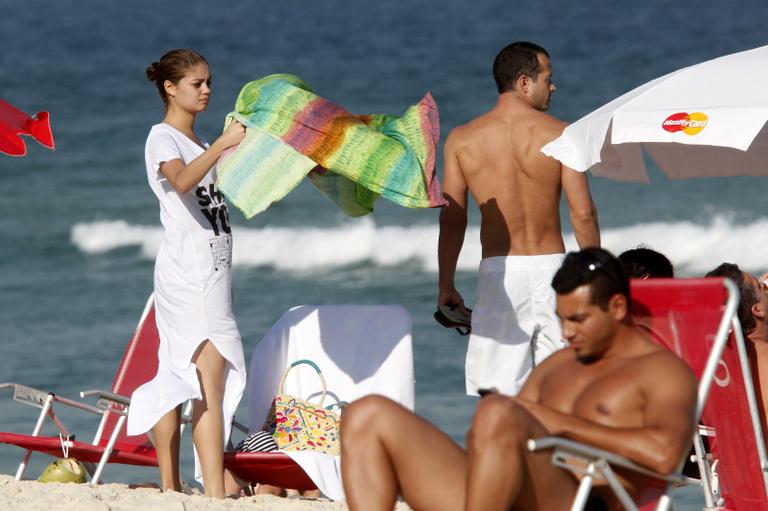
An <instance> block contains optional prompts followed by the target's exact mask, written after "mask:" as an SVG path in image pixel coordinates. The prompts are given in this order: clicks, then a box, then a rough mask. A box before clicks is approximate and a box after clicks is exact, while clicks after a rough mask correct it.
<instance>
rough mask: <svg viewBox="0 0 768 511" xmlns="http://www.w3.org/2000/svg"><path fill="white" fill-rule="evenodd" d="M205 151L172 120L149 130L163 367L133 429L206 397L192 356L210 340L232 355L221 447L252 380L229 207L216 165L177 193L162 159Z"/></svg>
mask: <svg viewBox="0 0 768 511" xmlns="http://www.w3.org/2000/svg"><path fill="white" fill-rule="evenodd" d="M203 151H204V149H203V147H200V146H199V145H198V144H197V143H195V142H194V141H193V140H191V139H190V138H188V137H187V136H186V135H184V134H183V133H181V132H180V131H178V130H176V129H175V128H174V127H172V126H170V125H169V124H165V123H161V124H156V125H155V126H153V127H152V130H151V131H150V132H149V136H148V137H147V143H146V148H145V152H144V156H145V160H146V165H147V179H148V180H149V186H150V187H151V188H152V191H153V192H154V193H155V195H156V196H157V198H158V200H159V202H160V220H161V222H162V224H163V228H164V232H165V237H164V239H163V242H162V244H161V246H160V251H159V253H158V255H157V260H156V262H155V277H154V281H155V282H154V284H155V313H156V317H157V328H158V331H159V332H160V350H159V353H158V358H159V367H158V371H157V375H156V376H155V378H154V379H153V380H151V381H149V382H147V383H145V384H144V385H142V386H141V387H139V388H138V389H136V391H135V392H134V393H133V396H132V397H131V407H130V411H129V415H128V434H129V435H139V434H142V433H145V432H147V431H149V430H150V429H151V428H152V427H153V426H154V425H155V424H156V423H157V421H158V420H159V419H160V418H161V417H162V416H163V415H165V414H166V413H167V412H169V411H170V410H172V409H173V408H175V407H176V406H177V405H179V404H181V403H183V402H185V401H186V400H188V399H201V397H202V395H201V392H200V384H199V380H198V377H197V370H196V367H195V365H194V364H193V363H192V362H191V360H192V356H193V354H194V353H195V351H196V350H197V348H198V347H199V346H200V344H201V343H202V342H203V341H205V340H206V339H208V340H210V341H211V342H212V343H213V344H214V346H216V349H217V350H218V351H219V353H220V354H221V355H222V356H223V357H224V358H225V359H226V360H227V362H228V364H227V373H226V387H225V391H224V397H223V417H224V438H223V439H222V449H223V448H224V446H225V443H226V440H227V439H228V438H229V433H230V431H231V419H232V416H233V415H234V413H235V409H236V408H237V405H238V403H239V402H240V398H241V397H242V395H243V389H244V388H245V383H246V375H245V359H244V356H243V346H242V342H241V340H240V333H239V331H238V329H237V324H236V323H235V318H234V315H233V313H232V291H231V282H232V277H231V266H232V234H231V229H230V225H229V217H228V212H227V206H226V204H225V203H224V196H223V195H222V194H221V193H220V192H219V191H218V190H217V189H216V185H215V183H214V182H215V177H216V175H215V172H216V167H215V166H214V167H213V168H212V169H211V170H210V171H209V172H208V174H206V176H205V177H204V178H203V179H202V181H200V183H198V185H197V186H196V187H195V188H194V189H193V190H190V191H189V192H187V193H184V194H180V193H178V192H177V191H176V190H175V189H174V188H173V186H172V185H171V183H169V182H168V180H167V179H166V178H165V176H164V175H163V174H162V172H160V171H159V169H160V164H161V163H163V162H168V161H171V160H175V159H181V160H182V161H183V162H184V164H187V163H189V162H191V161H192V160H194V159H195V158H197V157H198V156H200V154H202V153H203ZM196 454H197V453H195V460H196V463H195V465H196V477H197V478H198V479H199V477H200V476H199V474H200V472H199V465H198V463H197V455H196Z"/></svg>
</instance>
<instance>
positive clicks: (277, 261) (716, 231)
mask: <svg viewBox="0 0 768 511" xmlns="http://www.w3.org/2000/svg"><path fill="white" fill-rule="evenodd" d="M438 232H439V228H438V226H437V225H414V226H407V227H406V226H377V225H376V224H375V223H374V221H373V220H371V219H370V218H366V219H361V220H356V221H350V222H348V223H345V224H341V225H338V226H334V227H266V228H261V229H257V228H249V227H243V226H234V227H233V234H234V238H235V242H234V254H233V261H234V264H235V266H238V267H261V266H267V267H273V268H275V269H278V270H283V271H313V270H327V269H333V268H338V267H343V266H349V265H355V264H372V265H375V266H398V265H401V264H405V263H413V262H415V263H417V264H418V265H419V266H420V267H421V268H422V269H423V270H424V271H429V272H436V271H437V239H438ZM71 240H72V243H73V244H74V245H75V246H76V247H77V248H78V249H79V250H80V251H82V252H84V253H88V254H101V253H105V252H109V251H111V250H115V249H118V248H122V247H130V246H137V247H138V248H139V249H140V254H141V257H143V258H146V259H153V258H154V257H155V255H156V254H157V251H158V249H159V247H160V243H161V241H162V228H161V227H160V226H148V225H134V224H130V223H128V222H126V221H123V220H113V221H95V222H89V223H79V224H76V225H75V226H73V227H72V230H71ZM565 243H566V247H567V249H568V250H575V249H576V248H577V244H576V240H575V238H574V236H573V234H572V233H567V234H566V236H565ZM602 243H603V246H604V247H606V248H607V249H609V250H611V251H613V252H614V253H619V252H621V251H624V250H627V249H629V248H633V247H636V246H638V245H641V244H642V245H644V246H648V247H650V248H653V249H655V250H658V251H660V252H662V253H664V254H665V255H666V256H667V257H669V259H670V260H671V261H672V262H673V263H674V265H675V267H676V269H677V272H678V274H679V275H681V276H686V275H688V276H690V275H701V274H703V273H706V272H707V271H709V270H711V269H712V268H714V267H715V266H717V265H718V264H719V263H721V262H723V261H729V262H735V263H738V264H739V265H740V266H741V267H742V268H744V269H746V270H748V271H752V272H756V273H757V272H762V271H765V269H768V261H767V260H766V257H765V252H764V247H768V218H765V219H759V220H756V221H754V222H752V223H747V224H737V223H734V222H733V221H732V220H730V219H729V218H726V217H722V216H719V217H715V218H713V219H712V220H711V221H710V222H709V223H707V224H695V223H692V222H683V221H681V222H650V223H644V224H637V225H632V226H626V227H618V228H610V229H604V230H603V231H602ZM480 257H481V252H480V229H479V227H476V226H470V227H469V228H468V230H467V236H466V238H465V241H464V248H463V250H462V252H461V256H460V258H459V263H458V269H459V270H463V271H474V270H475V269H476V268H477V265H478V263H479V261H480Z"/></svg>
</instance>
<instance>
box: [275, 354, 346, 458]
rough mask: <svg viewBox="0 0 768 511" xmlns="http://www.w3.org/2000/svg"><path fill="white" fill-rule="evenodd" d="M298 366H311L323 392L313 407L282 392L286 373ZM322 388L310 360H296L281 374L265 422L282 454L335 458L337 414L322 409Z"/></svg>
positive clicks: (337, 435)
mask: <svg viewBox="0 0 768 511" xmlns="http://www.w3.org/2000/svg"><path fill="white" fill-rule="evenodd" d="M300 364H307V365H309V366H311V367H312V368H313V369H314V370H315V371H316V372H317V375H318V376H319V377H320V381H321V383H322V384H323V393H322V395H321V396H320V403H318V404H314V403H310V402H309V401H306V400H304V399H301V398H299V397H296V396H291V395H289V394H284V393H283V384H284V383H285V377H286V376H288V371H290V370H291V369H293V368H294V367H296V366H297V365H300ZM325 396H326V386H325V378H323V373H322V372H321V371H320V368H319V367H317V364H315V363H314V362H312V361H311V360H306V359H302V360H297V361H295V362H294V363H292V364H291V365H290V366H288V368H287V369H286V370H285V372H284V373H283V378H282V379H281V380H280V387H279V388H278V394H277V395H276V396H275V400H274V402H273V403H272V410H270V416H269V419H268V420H267V424H268V431H269V432H270V433H272V436H273V437H274V438H275V442H277V445H278V447H279V448H280V449H282V450H284V451H315V452H322V453H326V454H333V455H338V454H339V453H340V452H341V450H340V445H339V421H340V420H341V419H340V417H339V415H338V414H337V413H335V412H333V411H331V410H330V409H329V408H332V406H333V405H332V406H330V407H328V408H323V401H325Z"/></svg>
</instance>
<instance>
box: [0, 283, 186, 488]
mask: <svg viewBox="0 0 768 511" xmlns="http://www.w3.org/2000/svg"><path fill="white" fill-rule="evenodd" d="M153 303H154V294H152V295H150V296H149V299H148V300H147V302H146V305H145V306H144V310H143V311H142V314H141V317H140V320H139V325H141V324H142V323H143V322H144V320H145V319H146V317H147V315H148V314H149V312H150V310H151V309H152V306H153ZM120 378H122V374H120V375H118V378H117V379H120ZM6 388H8V389H13V400H14V401H17V402H19V403H22V404H25V405H30V406H34V407H36V408H40V409H41V410H40V414H39V415H38V418H37V422H36V424H35V427H34V429H33V431H32V435H31V436H32V437H38V436H40V434H41V433H42V431H43V427H44V425H45V419H46V417H50V418H51V419H52V421H53V423H54V424H55V425H56V427H57V428H58V429H59V431H60V433H61V434H62V435H63V436H64V437H67V440H63V441H62V448H63V447H72V446H73V443H72V441H71V440H70V439H69V432H68V431H67V428H66V427H65V426H64V425H63V424H62V423H61V421H60V420H59V419H58V417H56V413H55V412H54V409H53V405H54V403H61V404H62V405H66V406H69V407H72V408H75V409H78V410H83V411H86V412H90V413H93V414H95V415H101V420H100V422H99V425H98V428H97V430H96V434H95V435H94V437H93V441H92V443H91V445H93V446H96V447H100V448H101V449H103V451H102V453H101V457H100V459H99V462H98V464H96V465H95V467H94V466H93V464H92V463H86V464H85V465H86V468H87V469H88V471H89V472H90V473H91V481H90V484H91V485H92V486H93V485H96V484H98V483H99V480H100V479H101V475H102V472H103V471H104V468H105V467H106V465H107V463H108V462H109V458H110V456H111V455H112V452H113V451H114V448H115V445H116V443H117V440H118V438H119V437H120V434H121V433H122V431H123V427H124V426H125V421H126V420H127V418H128V409H129V407H130V402H131V400H130V398H129V397H125V396H122V395H119V394H115V393H113V392H108V391H104V390H86V391H83V392H80V397H81V398H87V397H91V396H96V397H97V400H96V406H92V405H89V404H87V403H84V402H81V401H75V400H72V399H67V398H64V397H61V396H58V395H56V394H54V393H53V392H46V391H42V390H38V389H34V388H32V387H27V386H25V385H21V384H18V383H2V384H0V390H2V389H6ZM191 410H192V403H191V401H188V402H187V404H186V406H185V408H184V411H183V413H182V421H181V425H180V434H182V433H183V432H184V427H185V425H186V424H188V423H190V422H191ZM110 413H114V414H117V415H119V417H118V418H117V422H116V423H115V426H114V428H113V430H112V432H111V434H110V436H109V439H108V440H107V442H106V444H105V445H104V446H103V447H101V446H100V442H101V440H102V436H103V434H104V429H105V427H106V425H107V419H108V418H109V414H110ZM32 452H33V450H31V449H25V452H24V455H23V457H22V461H21V463H20V464H19V467H18V469H17V470H16V474H15V476H14V479H15V480H16V481H20V480H21V478H22V477H23V475H24V472H25V470H26V468H27V464H28V463H29V458H30V456H31V455H32Z"/></svg>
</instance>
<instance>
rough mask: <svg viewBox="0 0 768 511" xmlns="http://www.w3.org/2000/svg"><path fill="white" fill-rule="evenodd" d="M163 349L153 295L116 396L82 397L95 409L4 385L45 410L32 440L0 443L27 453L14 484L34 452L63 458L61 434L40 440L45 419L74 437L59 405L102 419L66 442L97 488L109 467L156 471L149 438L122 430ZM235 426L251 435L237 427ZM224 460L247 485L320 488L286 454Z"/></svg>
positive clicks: (8, 437)
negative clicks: (89, 437)
mask: <svg viewBox="0 0 768 511" xmlns="http://www.w3.org/2000/svg"><path fill="white" fill-rule="evenodd" d="M159 344H160V337H159V334H158V332H157V325H156V323H155V309H154V299H153V297H152V296H150V297H149V300H147V304H146V306H145V307H144V312H143V313H142V315H141V319H140V320H139V324H138V326H137V328H136V332H135V333H134V335H133V337H132V338H131V341H130V342H129V343H128V346H127V347H126V349H125V354H124V355H123V359H122V361H121V362H120V367H119V368H118V370H117V374H116V375H115V380H114V382H113V384H112V391H111V392H106V391H99V390H88V391H84V392H81V393H80V396H81V397H88V396H97V397H98V401H97V405H96V406H91V405H89V404H86V403H83V402H81V401H75V400H72V399H67V398H64V397H61V396H58V395H56V394H54V393H53V392H46V391H41V390H37V389H33V388H30V387H27V386H24V385H20V384H18V383H2V384H0V390H2V389H4V388H9V389H13V399H14V400H15V401H18V402H20V403H23V404H27V405H32V406H35V407H38V408H41V409H42V410H41V411H40V415H39V416H38V420H37V424H36V425H35V428H34V430H33V432H32V434H31V435H23V434H17V433H7V432H0V443H4V444H11V445H16V446H19V447H21V448H23V449H25V450H26V452H25V454H24V457H23V459H22V461H21V463H20V464H19V468H18V470H17V471H16V476H15V479H16V480H17V481H19V480H21V478H22V476H23V474H24V471H25V469H26V466H27V462H28V461H29V457H30V455H31V454H32V451H37V452H42V453H45V454H48V455H50V456H55V457H58V458H61V457H63V449H62V440H61V439H60V438H59V436H58V435H57V436H41V433H42V432H43V426H44V423H45V419H46V417H50V418H51V419H52V420H53V422H54V423H55V425H56V426H57V428H58V429H59V431H60V432H61V433H62V435H64V436H65V437H66V436H68V435H69V432H68V431H67V430H66V427H65V426H64V425H63V424H62V423H61V421H60V420H59V419H58V417H56V413H55V411H54V405H56V404H59V405H66V406H70V407H73V408H77V409H79V410H83V411H86V412H90V413H93V414H97V415H100V416H101V422H100V424H99V426H98V430H97V432H96V435H95V436H94V439H93V442H92V443H90V444H88V443H86V442H80V441H65V444H66V446H67V447H68V452H69V455H71V456H73V457H75V458H77V459H78V460H80V461H82V462H85V463H97V464H98V465H97V466H96V468H95V470H94V472H93V475H92V477H91V484H92V485H95V484H98V482H99V479H100V478H101V474H102V472H103V470H104V468H105V466H106V464H107V463H122V464H128V465H141V466H151V467H156V466H157V458H156V456H155V449H154V447H153V445H152V442H151V441H150V439H149V437H148V436H147V435H139V436H127V435H126V434H125V431H124V429H123V428H124V425H125V421H126V419H127V414H128V406H129V405H130V398H129V396H130V395H131V394H132V393H133V391H134V390H135V389H136V388H138V387H139V386H140V385H142V384H144V383H145V382H147V381H149V380H151V379H152V378H154V376H155V374H156V373H157V365H158V360H157V350H158V346H159ZM186 422H188V421H186ZM235 426H239V427H240V428H241V429H244V430H246V431H247V429H245V428H244V427H243V426H242V425H240V424H239V423H237V422H235ZM182 428H183V425H182ZM224 459H225V463H226V466H227V467H228V468H229V469H230V470H232V472H234V473H235V474H236V475H238V476H239V477H241V478H243V479H244V480H247V481H258V482H261V483H262V484H271V485H274V486H281V487H284V488H295V489H298V490H312V489H315V488H316V486H315V484H314V483H313V482H312V480H311V479H309V477H307V475H306V474H305V473H304V471H303V470H302V469H301V467H299V465H297V464H296V463H295V462H294V461H293V460H292V459H291V458H290V457H288V456H287V455H285V454H282V453H225V455H224Z"/></svg>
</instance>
